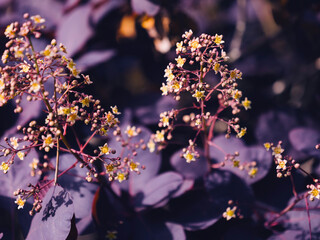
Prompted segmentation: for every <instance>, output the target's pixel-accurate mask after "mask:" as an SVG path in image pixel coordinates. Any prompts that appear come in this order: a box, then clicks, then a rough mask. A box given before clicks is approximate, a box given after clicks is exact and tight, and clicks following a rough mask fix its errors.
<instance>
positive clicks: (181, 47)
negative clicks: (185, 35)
mask: <svg viewBox="0 0 320 240" xmlns="http://www.w3.org/2000/svg"><path fill="white" fill-rule="evenodd" d="M176 47H177V48H176V53H180V52H181V51H182V50H183V42H182V41H181V42H177V43H176Z"/></svg>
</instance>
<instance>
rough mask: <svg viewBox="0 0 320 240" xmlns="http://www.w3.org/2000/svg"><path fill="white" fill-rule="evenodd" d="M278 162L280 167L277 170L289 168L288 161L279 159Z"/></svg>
mask: <svg viewBox="0 0 320 240" xmlns="http://www.w3.org/2000/svg"><path fill="white" fill-rule="evenodd" d="M277 162H278V166H277V169H281V170H286V168H287V166H286V164H287V160H281V159H277Z"/></svg>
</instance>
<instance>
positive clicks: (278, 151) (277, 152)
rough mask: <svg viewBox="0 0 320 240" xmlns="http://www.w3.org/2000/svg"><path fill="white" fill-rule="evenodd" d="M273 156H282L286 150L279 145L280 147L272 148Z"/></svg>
mask: <svg viewBox="0 0 320 240" xmlns="http://www.w3.org/2000/svg"><path fill="white" fill-rule="evenodd" d="M271 149H272V155H274V156H275V157H278V156H280V155H281V153H283V151H284V149H282V148H281V145H280V144H278V146H276V147H272V148H271Z"/></svg>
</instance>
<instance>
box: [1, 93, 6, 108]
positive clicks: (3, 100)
mask: <svg viewBox="0 0 320 240" xmlns="http://www.w3.org/2000/svg"><path fill="white" fill-rule="evenodd" d="M6 102H7V99H6V97H5V96H4V95H3V94H2V93H0V106H2V105H4V104H5V103H6Z"/></svg>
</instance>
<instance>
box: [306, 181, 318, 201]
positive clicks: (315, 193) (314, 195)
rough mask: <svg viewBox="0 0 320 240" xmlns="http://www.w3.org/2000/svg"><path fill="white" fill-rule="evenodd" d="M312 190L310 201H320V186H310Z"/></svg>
mask: <svg viewBox="0 0 320 240" xmlns="http://www.w3.org/2000/svg"><path fill="white" fill-rule="evenodd" d="M310 189H311V190H310V191H309V192H308V194H309V195H310V200H311V201H313V200H314V198H316V199H320V191H319V185H318V186H314V185H313V184H312V185H310Z"/></svg>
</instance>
